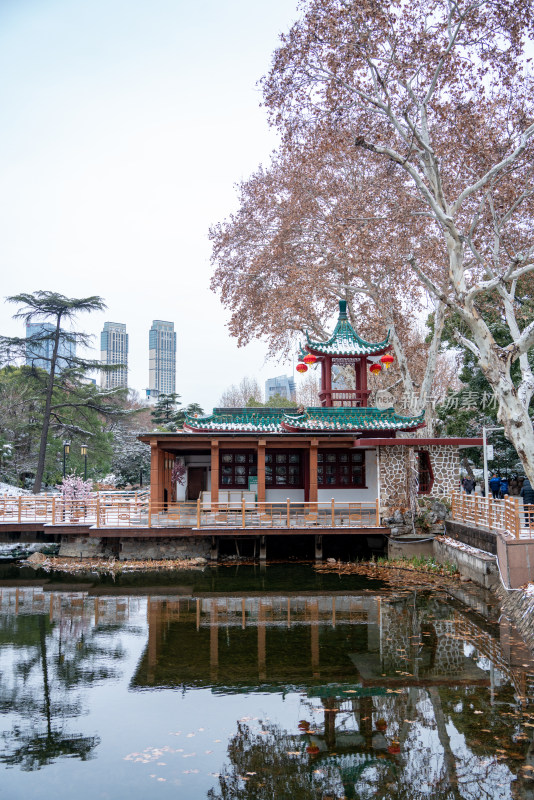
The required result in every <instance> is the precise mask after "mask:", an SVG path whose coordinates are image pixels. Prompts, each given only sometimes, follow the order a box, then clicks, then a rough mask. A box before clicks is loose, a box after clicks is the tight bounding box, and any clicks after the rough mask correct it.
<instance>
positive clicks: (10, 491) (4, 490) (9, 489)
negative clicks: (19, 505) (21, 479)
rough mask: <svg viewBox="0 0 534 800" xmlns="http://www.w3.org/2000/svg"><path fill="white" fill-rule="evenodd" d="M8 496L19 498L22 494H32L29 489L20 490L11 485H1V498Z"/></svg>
mask: <svg viewBox="0 0 534 800" xmlns="http://www.w3.org/2000/svg"><path fill="white" fill-rule="evenodd" d="M5 494H7V496H8V497H19V496H20V495H21V494H31V492H30V491H29V490H28V489H19V487H18V486H11V484H10V483H0V497H2V496H3V495H5Z"/></svg>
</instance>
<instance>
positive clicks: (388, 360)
mask: <svg viewBox="0 0 534 800" xmlns="http://www.w3.org/2000/svg"><path fill="white" fill-rule="evenodd" d="M380 361H381V362H382V364H383V365H384V366H385V368H386V369H388V367H390V366H391V365H392V364H393V362H394V361H395V359H394V358H393V356H392V355H390V354H389V353H386V354H385V355H383V356H382V358H381V359H380Z"/></svg>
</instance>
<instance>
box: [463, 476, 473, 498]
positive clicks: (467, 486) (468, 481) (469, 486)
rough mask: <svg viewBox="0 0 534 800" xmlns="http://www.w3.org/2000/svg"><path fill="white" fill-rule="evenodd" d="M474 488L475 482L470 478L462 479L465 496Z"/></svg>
mask: <svg viewBox="0 0 534 800" xmlns="http://www.w3.org/2000/svg"><path fill="white" fill-rule="evenodd" d="M474 488H475V482H474V480H473V479H472V478H464V489H465V491H466V493H467V494H471V492H472V491H473V489H474Z"/></svg>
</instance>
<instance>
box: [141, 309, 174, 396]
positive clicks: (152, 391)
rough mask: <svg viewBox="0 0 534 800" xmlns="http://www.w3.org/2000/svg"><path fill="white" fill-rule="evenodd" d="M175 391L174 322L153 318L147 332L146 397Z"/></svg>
mask: <svg viewBox="0 0 534 800" xmlns="http://www.w3.org/2000/svg"><path fill="white" fill-rule="evenodd" d="M175 392H176V333H175V332H174V322H166V321H164V320H161V319H155V320H154V322H153V323H152V327H151V328H150V331H149V334H148V389H147V397H149V398H153V399H155V400H157V399H158V397H159V396H160V394H174V393H175Z"/></svg>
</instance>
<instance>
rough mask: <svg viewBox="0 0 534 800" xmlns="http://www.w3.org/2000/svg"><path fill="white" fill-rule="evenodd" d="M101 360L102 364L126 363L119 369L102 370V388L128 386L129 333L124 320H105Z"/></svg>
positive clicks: (101, 338) (101, 340) (101, 337)
mask: <svg viewBox="0 0 534 800" xmlns="http://www.w3.org/2000/svg"><path fill="white" fill-rule="evenodd" d="M100 361H101V362H102V364H124V366H123V367H120V368H119V369H114V370H109V371H102V372H101V373H100V386H101V387H102V389H116V388H118V387H122V388H124V389H126V388H127V387H128V334H127V333H126V325H124V323H122V322H104V330H103V331H102V333H101V334H100Z"/></svg>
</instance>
